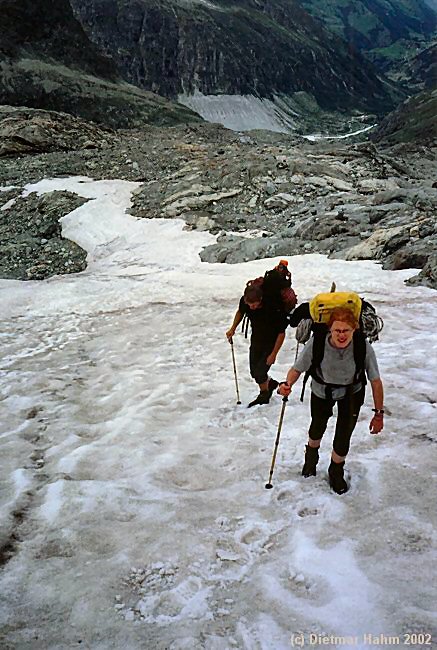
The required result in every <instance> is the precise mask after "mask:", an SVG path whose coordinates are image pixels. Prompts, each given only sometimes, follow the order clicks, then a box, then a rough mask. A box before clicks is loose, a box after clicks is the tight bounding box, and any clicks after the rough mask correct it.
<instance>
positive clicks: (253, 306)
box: [246, 300, 262, 309]
mask: <svg viewBox="0 0 437 650" xmlns="http://www.w3.org/2000/svg"><path fill="white" fill-rule="evenodd" d="M246 305H247V306H248V307H249V309H259V308H260V307H261V305H262V300H255V302H246Z"/></svg>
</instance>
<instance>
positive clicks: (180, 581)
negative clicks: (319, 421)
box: [0, 178, 437, 650]
mask: <svg viewBox="0 0 437 650" xmlns="http://www.w3.org/2000/svg"><path fill="white" fill-rule="evenodd" d="M135 187H136V185H135V184H133V183H127V182H122V181H112V182H110V181H99V182H94V181H91V180H89V179H86V178H81V179H65V178H64V179H58V180H53V181H44V182H41V183H40V184H38V185H36V186H32V187H29V188H28V190H29V191H30V190H35V189H36V190H38V191H40V192H44V191H50V190H53V189H60V188H65V189H68V190H71V191H76V192H77V193H79V194H81V195H83V196H87V197H92V198H93V199H94V200H93V201H89V202H88V203H86V204H85V205H83V206H81V207H80V208H78V209H77V210H75V211H74V212H73V213H71V214H70V215H69V216H67V217H65V218H64V220H63V224H64V226H63V227H64V233H65V235H66V236H68V237H70V238H72V239H74V240H75V241H77V242H78V243H79V244H80V245H82V246H84V247H85V248H86V249H87V250H88V251H89V266H88V268H87V270H86V271H85V272H83V273H80V274H77V275H74V276H72V275H71V276H66V277H55V278H51V279H49V280H47V281H44V282H15V281H6V280H1V281H0V292H1V293H0V296H1V304H2V327H1V339H2V344H3V345H2V363H1V371H0V395H1V398H0V399H1V406H2V418H1V423H0V446H1V447H0V452H1V459H2V460H1V466H2V471H1V475H0V490H1V492H0V494H1V503H0V507H1V510H0V516H1V531H2V532H1V534H2V537H1V543H2V546H3V553H2V554H1V558H2V561H3V566H2V567H1V571H0V646H1V647H5V648H19V649H20V650H21V649H27V648H29V649H32V650H33V649H40V648H41V649H44V650H46V649H50V650H52V649H53V650H55V649H56V650H58V649H64V648H74V647H82V648H89V649H92V650H96V649H98V650H100V649H101V650H107V649H108V648H123V649H127V650H130V649H134V650H136V649H142V650H143V649H147V650H149V649H158V650H164V648H169V649H171V650H182V649H187V650H196V649H201V648H202V649H207V650H225V649H228V648H242V649H245V650H246V649H247V650H287V649H289V648H290V647H292V645H293V644H294V645H295V646H296V645H297V646H298V647H302V645H303V646H304V647H313V648H321V647H324V648H330V649H334V648H345V647H346V648H351V647H353V648H374V647H375V646H378V645H400V646H401V647H407V646H408V647H414V648H431V647H433V646H432V643H434V647H435V644H436V639H437V631H436V627H437V626H436V618H435V603H436V602H437V581H436V580H435V566H436V563H437V553H436V546H437V544H436V542H437V539H436V528H435V523H436V522H435V518H436V509H435V496H436V489H435V478H436V462H435V458H436V454H435V450H436V441H437V419H436V401H437V390H436V372H435V359H436V344H437V333H436V328H435V317H436V313H437V294H436V292H434V291H432V290H430V289H426V288H420V287H418V288H414V287H407V286H405V285H404V283H403V280H404V279H405V278H406V277H408V275H410V274H412V272H411V271H410V272H409V271H399V272H390V271H383V270H382V269H381V268H380V267H379V266H378V265H377V264H375V263H372V262H344V261H340V260H327V259H325V258H324V257H322V256H319V255H307V256H299V257H294V258H289V259H290V265H291V267H292V271H293V278H294V282H293V284H294V288H295V290H296V292H297V293H298V296H299V299H300V301H303V300H305V299H306V298H308V297H310V296H312V295H313V294H314V293H316V292H319V291H324V290H326V289H327V288H329V287H330V285H331V282H332V281H333V280H335V281H336V283H337V288H338V289H339V290H343V289H353V290H356V291H358V292H359V293H360V295H363V296H365V297H366V298H368V299H369V300H370V301H371V302H372V303H373V304H374V305H375V306H376V307H377V309H378V312H379V313H380V315H381V316H382V317H383V318H384V320H385V328H384V330H383V333H382V336H381V341H380V342H378V343H376V344H375V349H376V352H377V356H378V359H379V364H380V369H381V372H382V376H383V379H384V383H385V389H386V405H387V410H388V411H389V415H388V416H387V417H386V422H385V429H384V431H383V433H382V434H381V435H379V436H370V435H369V433H368V423H369V421H370V417H371V411H370V408H371V400H370V397H369V396H368V397H367V400H366V404H365V406H364V407H363V409H362V414H361V416H360V420H359V423H358V426H357V429H356V431H355V433H354V436H353V439H352V448H351V452H350V456H349V459H348V462H347V468H348V471H349V474H350V481H351V489H350V491H349V492H348V493H347V494H346V495H344V496H337V495H335V494H333V493H331V492H330V490H329V486H328V483H327V480H326V476H325V475H326V468H327V466H328V463H329V454H330V443H331V439H332V426H331V427H330V429H329V432H327V434H326V440H325V441H324V444H323V446H322V455H321V461H320V463H319V467H320V471H319V474H318V476H317V477H315V478H312V479H303V478H302V477H301V476H300V469H301V465H302V458H303V450H304V444H305V440H306V431H307V425H308V420H309V417H308V409H309V407H308V398H309V390H307V394H306V398H305V403H304V404H301V403H300V402H299V399H298V396H299V393H300V385H299V386H298V387H297V389H296V390H295V392H294V393H293V395H292V398H291V399H290V401H289V403H288V405H287V407H286V409H285V418H284V425H283V429H282V433H281V440H280V446H279V452H278V456H277V461H276V467H275V472H274V476H273V483H274V488H273V489H272V490H266V489H265V487H264V485H265V483H266V480H267V478H268V474H269V469H270V462H271V457H272V452H273V445H274V440H275V437H276V431H277V425H278V418H279V414H280V409H281V401H280V399H279V397H278V396H275V397H274V398H273V399H272V402H271V404H269V405H268V406H260V407H256V408H254V409H250V410H248V409H247V408H246V404H247V402H248V401H249V400H250V399H251V398H253V397H254V395H255V394H256V392H257V391H256V386H255V384H254V383H253V382H252V381H251V380H250V378H249V376H248V368H247V351H248V343H247V341H246V340H245V339H244V337H243V336H242V335H238V336H236V337H235V346H234V347H235V351H236V357H237V366H238V376H239V382H240V393H241V397H242V400H243V404H242V405H241V406H237V405H236V396H235V386H234V377H233V371H232V359H231V350H230V346H229V344H228V343H227V341H226V339H225V335H224V333H225V330H226V329H227V328H228V327H229V325H230V323H231V320H232V317H233V314H234V312H235V309H236V307H237V303H238V298H239V296H240V294H241V291H242V289H243V287H244V285H245V282H246V280H247V279H248V278H251V277H256V276H258V275H260V274H262V273H263V272H264V271H265V270H266V269H267V268H270V267H272V266H273V264H274V263H275V262H277V260H276V259H275V260H261V261H254V262H250V263H246V264H238V265H219V264H202V263H201V262H200V260H199V257H198V251H199V250H200V248H201V247H202V246H203V245H205V244H208V243H210V242H211V241H213V240H214V238H213V237H212V236H211V235H209V234H207V233H204V232H201V233H200V232H188V231H184V230H183V222H182V221H178V220H154V221H148V220H135V219H134V218H132V217H130V216H127V215H126V214H125V209H126V208H127V206H128V204H129V199H130V193H131V192H132V191H133V190H134V189H135ZM294 355H295V341H294V337H293V332H292V331H291V330H290V331H289V334H288V336H287V339H286V343H285V345H284V347H283V350H282V351H281V353H280V356H279V358H278V363H277V364H276V366H275V367H274V369H273V370H274V371H273V373H272V374H273V376H275V377H277V378H278V379H282V378H283V377H284V376H285V373H286V370H287V368H288V367H289V365H290V363H291V362H292V361H293V359H294ZM408 634H410V635H416V636H410V637H408V636H407V635H408ZM299 635H303V636H299ZM421 635H422V636H421ZM429 635H433V641H432V642H430V643H427V642H428V641H429V640H430V636H429ZM331 637H332V638H331ZM387 639H388V640H389V641H387ZM408 640H410V641H411V640H412V641H413V643H412V645H408ZM398 641H399V642H398Z"/></svg>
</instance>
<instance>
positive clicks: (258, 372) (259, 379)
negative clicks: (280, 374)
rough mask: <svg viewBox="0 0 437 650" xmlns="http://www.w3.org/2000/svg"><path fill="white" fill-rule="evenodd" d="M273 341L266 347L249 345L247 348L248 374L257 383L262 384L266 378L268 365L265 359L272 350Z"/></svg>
mask: <svg viewBox="0 0 437 650" xmlns="http://www.w3.org/2000/svg"><path fill="white" fill-rule="evenodd" d="M273 346H274V343H272V345H271V346H269V347H268V348H267V347H266V346H264V347H256V346H254V345H251V346H250V350H249V367H250V375H251V377H253V378H254V379H255V381H256V383H257V384H263V383H264V382H265V381H267V379H268V372H269V370H270V366H268V365H267V363H266V359H267V357H268V356H269V354H270V352H271V351H272V350H273Z"/></svg>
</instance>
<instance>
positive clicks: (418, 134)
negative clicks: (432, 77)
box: [371, 89, 437, 144]
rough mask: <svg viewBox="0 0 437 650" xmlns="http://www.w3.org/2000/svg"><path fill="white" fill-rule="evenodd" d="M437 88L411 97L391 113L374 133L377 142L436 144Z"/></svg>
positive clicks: (373, 138)
mask: <svg viewBox="0 0 437 650" xmlns="http://www.w3.org/2000/svg"><path fill="white" fill-rule="evenodd" d="M436 115H437V89H435V90H433V91H431V92H423V93H419V94H418V95H415V96H414V97H410V98H409V99H407V101H405V102H404V103H403V104H401V106H399V107H398V108H397V109H396V110H395V111H393V112H392V113H389V114H388V115H387V116H386V117H385V118H384V119H383V120H382V122H381V124H380V125H379V127H378V128H377V129H376V130H375V131H374V132H373V133H372V135H371V138H372V140H374V141H375V142H381V141H385V142H388V143H391V144H395V143H400V142H404V143H405V142H416V143H423V144H433V143H434V144H435V143H436V141H437V120H436Z"/></svg>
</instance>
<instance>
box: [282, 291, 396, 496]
mask: <svg viewBox="0 0 437 650" xmlns="http://www.w3.org/2000/svg"><path fill="white" fill-rule="evenodd" d="M328 295H329V294H328ZM358 299H359V298H358ZM360 306H361V301H360ZM358 313H359V312H358ZM314 326H315V327H314V336H313V337H312V338H311V339H310V340H309V341H308V343H307V344H306V345H305V347H304V349H303V351H302V352H301V354H300V355H299V357H298V358H297V360H296V361H295V363H294V365H293V367H292V368H290V370H289V371H288V373H287V379H286V381H285V382H284V383H283V384H281V385H280V386H279V393H280V394H281V395H283V396H288V395H289V394H290V392H291V388H292V386H293V385H294V384H295V383H296V381H297V380H298V378H299V377H300V375H301V374H302V373H303V372H305V373H306V377H308V375H310V376H311V378H312V382H311V423H310V427H309V432H308V444H307V446H306V450H305V462H304V465H303V468H302V476H304V477H306V478H308V477H310V476H315V475H316V465H317V463H318V460H319V447H320V443H321V439H322V437H323V434H324V433H325V430H326V427H327V423H328V420H329V418H330V417H331V416H332V414H333V407H334V404H335V403H337V422H336V428H335V435H334V441H333V451H332V455H331V464H330V465H329V468H328V476H329V484H330V486H331V488H332V489H333V490H334V492H336V493H337V494H344V493H345V492H347V490H348V489H349V488H348V485H347V483H346V481H345V479H344V464H345V459H346V456H347V454H348V452H349V447H350V439H351V436H352V433H353V431H354V429H355V425H356V423H357V420H358V415H359V413H360V409H361V406H362V404H363V402H364V392H365V384H366V377H367V379H368V380H369V382H370V385H371V388H372V395H373V402H374V409H373V411H374V415H373V417H372V420H371V422H370V426H369V429H370V433H372V434H377V433H380V431H382V429H383V426H384V407H383V403H384V391H383V385H382V381H381V378H380V376H379V370H378V364H377V361H376V356H375V352H374V350H373V348H372V347H371V345H370V343H369V341H368V340H366V339H365V337H364V334H363V332H362V331H361V330H360V328H359V318H358V315H357V313H356V312H355V313H354V311H353V310H352V309H350V308H347V307H336V308H334V309H332V311H331V312H330V314H329V319H328V321H327V323H326V325H325V324H323V323H320V324H318V323H315V324H314ZM318 328H319V329H318Z"/></svg>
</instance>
